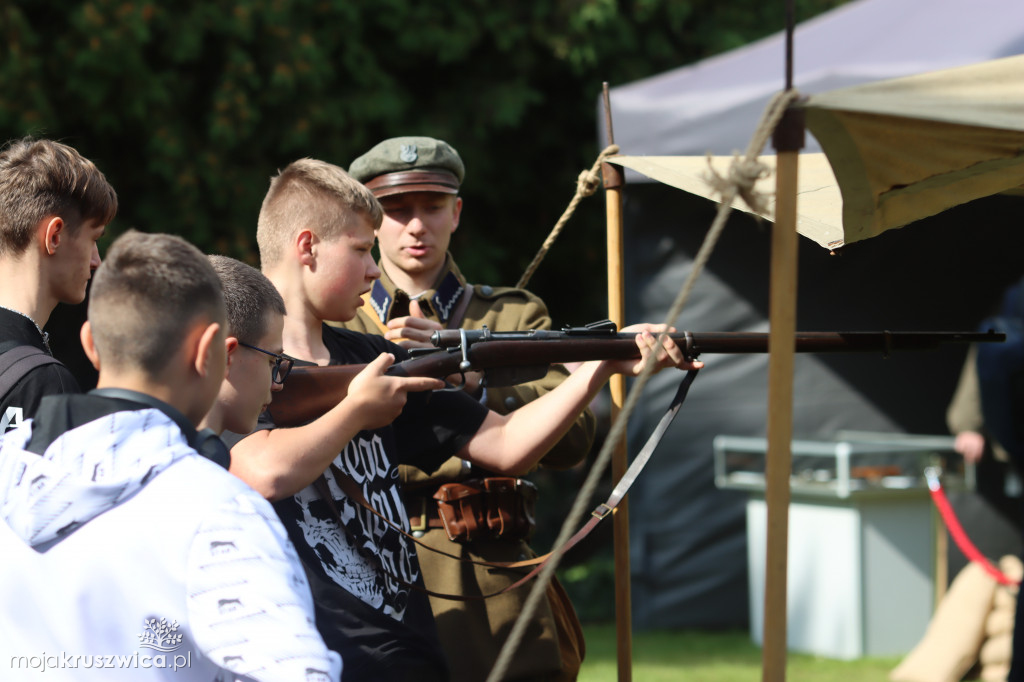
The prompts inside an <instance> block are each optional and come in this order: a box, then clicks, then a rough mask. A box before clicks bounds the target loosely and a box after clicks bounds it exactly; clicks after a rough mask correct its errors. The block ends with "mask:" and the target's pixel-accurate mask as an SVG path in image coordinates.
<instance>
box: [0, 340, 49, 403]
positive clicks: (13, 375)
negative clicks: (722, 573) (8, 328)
mask: <svg viewBox="0 0 1024 682" xmlns="http://www.w3.org/2000/svg"><path fill="white" fill-rule="evenodd" d="M50 364H60V360H58V359H57V358H55V357H53V356H52V355H50V354H49V353H46V352H45V351H42V350H39V349H38V348H36V347H35V346H26V345H23V344H19V343H18V342H17V341H6V342H4V343H2V344H0V397H2V396H5V395H7V394H8V393H9V392H10V390H11V389H12V388H14V385H15V384H17V383H18V382H19V381H21V379H22V378H23V377H24V376H25V375H26V374H28V373H29V372H30V371H32V370H33V369H35V368H36V367H42V366H43V365H50Z"/></svg>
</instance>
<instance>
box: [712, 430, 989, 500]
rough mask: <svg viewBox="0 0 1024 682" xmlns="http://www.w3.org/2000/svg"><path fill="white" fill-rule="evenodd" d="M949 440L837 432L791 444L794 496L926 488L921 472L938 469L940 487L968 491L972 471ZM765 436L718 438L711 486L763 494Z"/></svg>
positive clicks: (840, 496)
mask: <svg viewBox="0 0 1024 682" xmlns="http://www.w3.org/2000/svg"><path fill="white" fill-rule="evenodd" d="M953 441H954V439H953V437H952V436H918V435H908V434H892V433H875V432H866V431H842V432H839V433H837V434H836V435H835V436H834V437H833V438H831V439H827V440H794V441H792V446H791V453H792V475H791V477H790V490H791V491H792V493H793V494H794V495H800V496H803V495H809V496H816V495H817V496H822V497H833V498H841V499H842V498H847V497H850V496H851V495H864V494H872V493H875V492H878V491H886V493H891V492H892V491H898V490H919V491H920V490H926V489H927V483H926V481H925V477H924V472H925V469H927V468H929V467H938V468H939V470H940V471H941V472H942V476H943V484H944V485H946V486H953V487H957V488H960V487H963V486H965V485H966V486H967V487H972V483H973V469H972V468H968V470H965V467H964V463H963V458H962V457H960V456H959V455H958V454H957V453H956V452H955V451H954V450H953ZM766 448H767V442H766V439H765V438H756V437H745V436H727V435H720V436H717V437H716V438H715V440H714V458H715V484H716V485H717V486H718V487H719V488H723V489H733V490H764V467H765V456H766Z"/></svg>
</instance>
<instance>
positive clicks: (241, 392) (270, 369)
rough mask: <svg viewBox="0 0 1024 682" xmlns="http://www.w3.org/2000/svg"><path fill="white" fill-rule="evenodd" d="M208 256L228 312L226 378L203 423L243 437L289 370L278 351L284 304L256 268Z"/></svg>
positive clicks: (279, 349)
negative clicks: (240, 434)
mask: <svg viewBox="0 0 1024 682" xmlns="http://www.w3.org/2000/svg"><path fill="white" fill-rule="evenodd" d="M208 258H209V260H210V264H211V265H212V266H213V269H214V271H216V273H217V276H218V277H219V278H220V282H221V286H222V287H223V291H224V304H225V307H226V308H227V316H228V317H227V319H228V328H227V337H226V338H225V341H224V344H225V348H226V350H227V358H228V374H227V377H226V378H225V379H224V383H223V384H221V388H220V392H219V393H218V394H217V400H216V402H214V404H213V408H212V409H211V410H210V413H209V414H208V415H206V419H204V420H203V424H202V425H203V426H204V427H206V428H209V429H212V430H213V431H214V432H216V433H222V432H224V431H229V432H233V433H242V434H245V433H249V432H250V431H252V430H253V429H254V428H256V420H257V419H258V418H259V416H260V413H261V412H263V410H265V409H266V407H267V405H269V404H270V401H271V399H272V397H273V396H272V394H273V393H274V392H276V391H279V390H281V387H282V385H283V384H284V380H285V377H287V376H288V372H290V371H291V368H292V362H293V360H292V358H290V357H287V356H285V355H283V354H282V350H281V330H282V329H283V328H284V313H285V310H284V300H282V298H281V294H279V293H278V292H277V289H275V288H274V285H273V284H272V283H271V282H270V280H268V279H267V278H266V276H265V275H264V274H263V273H261V272H260V271H259V270H257V269H256V268H253V267H252V266H249V265H246V264H245V263H242V262H241V261H237V260H235V259H234V258H228V257H227V256H208ZM232 471H235V470H234V469H232ZM236 473H237V471H236Z"/></svg>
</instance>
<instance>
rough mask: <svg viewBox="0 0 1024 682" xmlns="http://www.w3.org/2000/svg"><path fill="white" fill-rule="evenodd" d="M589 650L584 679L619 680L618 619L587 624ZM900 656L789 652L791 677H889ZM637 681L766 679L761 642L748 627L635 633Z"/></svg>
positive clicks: (804, 681) (879, 681)
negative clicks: (841, 657) (853, 657)
mask: <svg viewBox="0 0 1024 682" xmlns="http://www.w3.org/2000/svg"><path fill="white" fill-rule="evenodd" d="M583 631H584V635H585V637H586V642H587V655H586V659H585V660H584V662H583V668H582V670H581V671H580V676H579V682H616V681H617V680H618V665H617V663H616V655H617V654H616V635H615V625H614V624H610V625H586V626H584V628H583ZM899 661H900V658H863V659H858V660H854V661H838V660H833V659H829V658H821V657H818V656H807V655H803V654H794V653H790V654H789V656H788V657H787V663H786V680H787V682H812V681H813V682H839V681H840V680H842V681H843V682H869V681H870V682H884V681H885V680H887V679H888V676H889V671H890V670H892V669H893V668H895V667H896V665H897V664H898V663H899ZM632 672H633V679H634V680H636V682H678V681H679V680H685V681H686V682H752V681H756V680H760V679H761V648H760V647H759V646H757V645H756V644H754V643H753V642H752V641H751V640H750V635H749V633H747V632H736V631H733V632H700V631H691V630H687V631H654V632H634V633H633V666H632Z"/></svg>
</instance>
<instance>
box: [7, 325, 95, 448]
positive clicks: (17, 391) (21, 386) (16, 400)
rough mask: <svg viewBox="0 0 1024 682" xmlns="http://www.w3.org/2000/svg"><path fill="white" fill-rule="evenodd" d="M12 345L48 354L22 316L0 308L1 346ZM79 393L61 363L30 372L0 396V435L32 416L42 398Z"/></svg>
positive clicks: (34, 326) (34, 330) (37, 333)
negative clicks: (35, 349)
mask: <svg viewBox="0 0 1024 682" xmlns="http://www.w3.org/2000/svg"><path fill="white" fill-rule="evenodd" d="M6 342H14V343H16V344H17V345H21V346H32V347H33V348H38V349H39V350H42V351H45V352H47V353H49V349H48V348H47V347H46V343H45V342H44V341H43V336H42V334H40V332H39V328H38V327H37V326H36V325H35V323H34V322H32V320H31V319H29V318H28V317H26V316H25V315H22V314H21V313H17V312H14V311H13V310H8V309H6V308H0V344H2V343H6ZM62 393H81V389H80V388H79V386H78V382H77V381H75V377H74V376H72V374H71V372H70V371H69V370H68V368H67V367H65V366H64V365H62V364H59V363H50V364H46V365H43V366H41V367H36V368H34V369H32V370H29V371H28V372H27V373H26V374H25V376H23V377H22V378H21V379H20V380H18V382H17V383H16V384H14V386H12V387H11V390H10V391H8V392H7V393H6V394H5V395H3V396H0V434H3V433H4V432H5V431H7V430H9V429H13V428H15V427H16V426H18V425H19V424H20V423H21V422H22V420H24V419H29V418H31V417H33V416H34V415H35V413H36V410H38V409H39V402H40V401H41V400H42V399H43V397H44V396H48V395H58V394H62Z"/></svg>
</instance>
